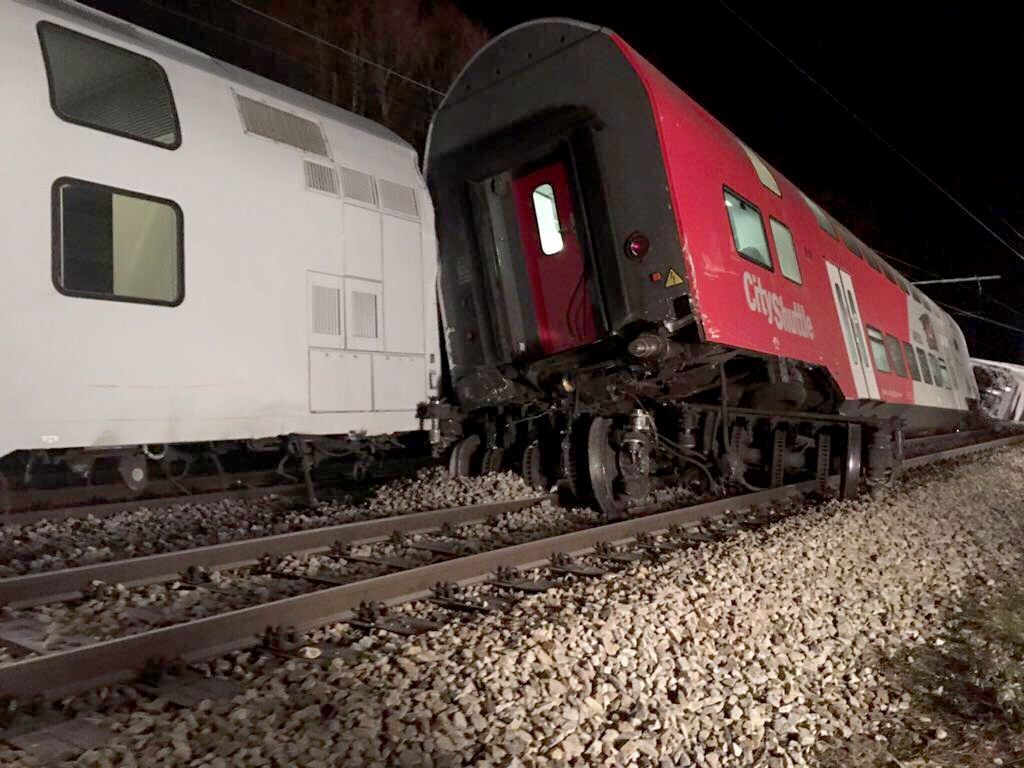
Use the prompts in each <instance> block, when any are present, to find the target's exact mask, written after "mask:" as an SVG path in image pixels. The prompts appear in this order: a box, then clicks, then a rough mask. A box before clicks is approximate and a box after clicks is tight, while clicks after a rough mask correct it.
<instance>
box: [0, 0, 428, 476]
mask: <svg viewBox="0 0 1024 768" xmlns="http://www.w3.org/2000/svg"><path fill="white" fill-rule="evenodd" d="M0 62H2V70H3V76H2V77H0V103H2V104H4V105H5V107H4V110H3V113H4V119H3V120H2V121H0V158H2V159H0V167H2V169H3V171H2V173H0V198H2V203H3V204H2V205H0V235H2V239H3V243H4V259H3V268H2V269H3V272H2V274H3V279H0V303H2V305H3V308H4V317H5V323H4V330H3V331H2V332H0V359H2V360H3V361H4V375H3V377H2V379H0V457H3V456H5V455H8V454H11V453H12V452H15V451H37V450H47V451H54V450H58V451H60V450H66V449H81V448H88V449H94V448H101V447H110V446H119V447H122V448H123V449H124V450H128V451H129V452H130V451H131V450H132V449H136V450H138V451H139V452H142V449H143V447H144V446H147V445H148V446H154V445H167V444H177V443H195V442H197V441H233V440H241V439H258V438H267V437H272V436H280V435H287V434H296V433H299V434H306V435H345V434H347V433H352V432H356V431H365V432H366V433H369V434H384V433H393V432H399V431H406V430H415V429H418V428H419V427H420V422H419V420H418V419H417V417H416V407H417V404H418V403H420V402H422V401H425V400H427V399H428V398H429V397H430V396H431V395H433V394H435V392H436V387H437V385H438V383H439V381H438V380H439V374H440V369H441V363H440V352H439V348H438V336H437V306H436V298H435V290H434V285H435V275H436V241H435V235H434V222H433V209H432V206H431V203H430V198H429V195H428V193H427V190H426V187H425V185H424V182H423V179H422V177H421V176H420V174H419V171H418V167H417V158H416V153H415V150H414V149H413V148H412V147H411V146H409V145H408V144H407V143H405V142H404V141H402V140H401V139H400V138H399V137H398V136H397V135H395V134H393V133H392V132H390V131H389V130H387V129H385V128H383V127H381V126H379V125H377V124H375V123H373V122H371V121H369V120H366V119H364V118H361V117H359V116H357V115H354V114H351V113H348V112H346V111H344V110H341V109H338V108H336V107H334V106H332V105H329V104H326V103H323V102H320V101H317V100H315V99H312V98H310V97H308V96H305V95H303V94H301V93H299V92H296V91H293V90H291V89H288V88H286V87H283V86H281V85H278V84H275V83H273V82H271V81H269V80H266V79H263V78H260V77H257V76H254V75H252V74H250V73H248V72H245V71H243V70H240V69H238V68H235V67H232V66H229V65H227V64H224V63H222V62H219V61H216V60H214V59H212V58H210V57H209V56H206V55H204V54H202V53H200V52H197V51H195V50H192V49H189V48H187V47H184V46H182V45H179V44H177V43H174V42H172V41H169V40H167V39H165V38H162V37H159V36H157V35H154V34H151V33H149V32H147V31H145V30H142V29H140V28H138V27H135V26H132V25H130V24H126V23H124V22H121V21H119V20H117V19H114V18H112V17H109V16H107V15H105V14H101V13H98V12H95V11H92V10H90V9H87V8H83V7H81V6H77V5H74V4H71V3H63V2H35V1H32V2H30V1H28V0H4V2H3V3H2V4H0ZM147 452H148V451H147ZM151 455H152V454H151Z"/></svg>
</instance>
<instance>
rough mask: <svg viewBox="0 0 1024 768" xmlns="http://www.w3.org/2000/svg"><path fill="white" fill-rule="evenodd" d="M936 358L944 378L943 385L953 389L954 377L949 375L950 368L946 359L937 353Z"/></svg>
mask: <svg viewBox="0 0 1024 768" xmlns="http://www.w3.org/2000/svg"><path fill="white" fill-rule="evenodd" d="M935 360H936V361H937V362H938V364H939V373H940V374H941V376H940V378H941V379H942V386H943V387H945V388H946V389H949V390H952V389H953V383H952V379H951V378H950V376H949V368H948V367H947V366H946V361H945V359H943V358H941V357H939V356H937V355H936V356H935Z"/></svg>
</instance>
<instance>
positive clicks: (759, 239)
mask: <svg viewBox="0 0 1024 768" xmlns="http://www.w3.org/2000/svg"><path fill="white" fill-rule="evenodd" d="M725 209H726V210H727V211H728V212H729V225H730V226H731V227H732V239H733V242H734V243H735V245H736V251H737V252H738V253H739V255H740V256H742V257H743V258H745V259H750V260H751V261H752V262H754V263H755V264H760V265H761V266H762V267H767V268H768V269H771V268H772V257H771V254H770V253H769V252H768V239H767V238H766V237H765V234H764V221H763V220H762V219H761V212H760V211H759V210H758V209H757V206H755V205H754V204H753V203H749V202H747V201H746V200H744V199H743V198H742V197H740V196H739V195H736V194H734V193H732V192H730V191H729V190H728V189H727V190H725Z"/></svg>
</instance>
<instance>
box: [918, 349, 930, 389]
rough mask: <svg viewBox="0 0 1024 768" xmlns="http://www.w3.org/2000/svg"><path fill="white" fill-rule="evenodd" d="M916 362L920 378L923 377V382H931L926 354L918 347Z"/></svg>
mask: <svg viewBox="0 0 1024 768" xmlns="http://www.w3.org/2000/svg"><path fill="white" fill-rule="evenodd" d="M917 363H918V365H919V366H920V367H921V378H923V379H924V383H925V384H931V383H932V372H931V369H930V368H929V367H928V356H927V355H926V354H925V353H924V350H923V349H921V348H920V347H917Z"/></svg>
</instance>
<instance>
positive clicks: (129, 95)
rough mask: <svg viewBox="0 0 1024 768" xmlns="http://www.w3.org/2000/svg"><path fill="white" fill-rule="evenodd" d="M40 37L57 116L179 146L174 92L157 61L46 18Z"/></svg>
mask: <svg viewBox="0 0 1024 768" xmlns="http://www.w3.org/2000/svg"><path fill="white" fill-rule="evenodd" d="M39 39H40V40H41V41H42V46H43V59H44V60H45V62H46V74H47V77H48V79H49V83H50V103H51V104H52V106H53V111H54V112H56V113H57V116H58V117H60V118H62V119H63V120H67V121H68V122H70V123H77V124H78V125H84V126H87V127H89V128H96V129H97V130H100V131H106V132H107V133H113V134H116V135H118V136H126V137H128V138H130V139H136V140H137V141H144V142H147V143H149V144H155V145H157V146H159V147H165V148H167V149H176V148H177V147H178V146H180V144H181V131H180V129H179V127H178V115H177V112H176V111H175V109H174V97H173V96H172V95H171V86H170V83H169V82H168V81H167V75H166V73H165V72H164V70H163V68H162V67H161V66H160V65H159V64H157V63H156V62H155V61H153V60H152V59H150V58H147V57H145V56H141V55H139V54H137V53H133V52H132V51H128V50H125V49H124V48H118V47H117V46H116V45H111V44H110V43H105V42H103V41H102V40H97V39H95V38H92V37H88V36H86V35H83V34H80V33H78V32H74V31H72V30H70V29H65V28H64V27H58V26H57V25H56V24H50V23H48V22H45V21H44V22H40V24H39Z"/></svg>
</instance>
